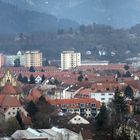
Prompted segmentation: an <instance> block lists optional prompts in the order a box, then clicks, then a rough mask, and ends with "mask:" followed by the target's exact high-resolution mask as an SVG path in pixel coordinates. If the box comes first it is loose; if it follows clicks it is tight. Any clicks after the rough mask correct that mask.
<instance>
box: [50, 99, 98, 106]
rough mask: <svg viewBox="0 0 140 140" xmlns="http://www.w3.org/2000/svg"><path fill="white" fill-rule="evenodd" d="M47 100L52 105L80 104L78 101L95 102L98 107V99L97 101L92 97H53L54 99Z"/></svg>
mask: <svg viewBox="0 0 140 140" xmlns="http://www.w3.org/2000/svg"><path fill="white" fill-rule="evenodd" d="M48 102H49V103H50V104H52V105H62V104H80V103H85V104H89V103H96V107H97V108H100V101H97V100H96V99H94V98H92V99H91V98H79V99H75V98H74V99H55V100H48Z"/></svg>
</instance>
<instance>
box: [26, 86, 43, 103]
mask: <svg viewBox="0 0 140 140" xmlns="http://www.w3.org/2000/svg"><path fill="white" fill-rule="evenodd" d="M41 96H42V94H41V91H39V90H38V89H37V88H33V89H32V90H31V92H30V93H29V95H28V96H27V98H26V99H27V100H28V101H35V102H36V101H37V100H38V99H39V98H40V97H41Z"/></svg>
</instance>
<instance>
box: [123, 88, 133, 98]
mask: <svg viewBox="0 0 140 140" xmlns="http://www.w3.org/2000/svg"><path fill="white" fill-rule="evenodd" d="M124 94H125V96H126V97H129V98H131V99H132V98H133V94H134V93H133V89H132V88H131V87H130V86H129V85H128V86H127V87H126V88H125V90H124Z"/></svg>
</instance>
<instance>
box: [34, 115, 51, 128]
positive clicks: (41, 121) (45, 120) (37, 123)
mask: <svg viewBox="0 0 140 140" xmlns="http://www.w3.org/2000/svg"><path fill="white" fill-rule="evenodd" d="M33 127H34V128H36V129H49V128H50V127H51V126H50V118H49V115H48V114H44V113H42V112H38V113H37V114H36V115H35V116H34V119H33Z"/></svg>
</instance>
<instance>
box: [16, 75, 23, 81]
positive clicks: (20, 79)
mask: <svg viewBox="0 0 140 140" xmlns="http://www.w3.org/2000/svg"><path fill="white" fill-rule="evenodd" d="M17 80H18V81H20V82H23V77H22V74H21V73H20V74H19V75H18V78H17Z"/></svg>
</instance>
